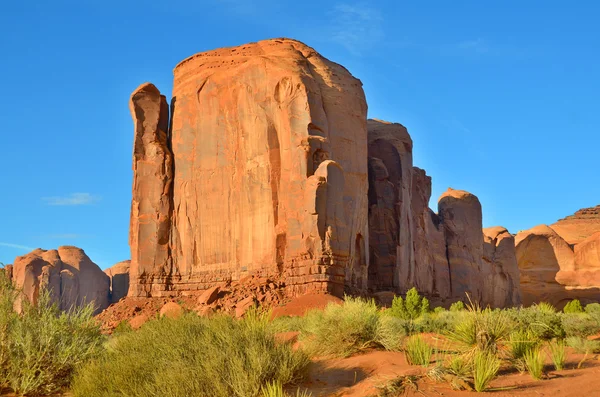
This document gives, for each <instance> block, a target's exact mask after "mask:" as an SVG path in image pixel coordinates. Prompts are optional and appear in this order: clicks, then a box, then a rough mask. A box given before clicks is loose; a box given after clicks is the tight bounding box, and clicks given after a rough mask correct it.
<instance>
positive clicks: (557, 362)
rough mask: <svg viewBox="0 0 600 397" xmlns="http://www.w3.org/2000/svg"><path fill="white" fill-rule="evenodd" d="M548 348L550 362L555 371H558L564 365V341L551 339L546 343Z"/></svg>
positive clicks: (565, 355)
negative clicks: (551, 340)
mask: <svg viewBox="0 0 600 397" xmlns="http://www.w3.org/2000/svg"><path fill="white" fill-rule="evenodd" d="M548 350H549V351H550V357H551V358H552V363H553V364H554V368H556V370H557V371H560V370H562V369H563V368H564V366H565V361H566V358H567V353H566V350H565V343H564V342H563V341H553V342H550V343H549V344H548Z"/></svg>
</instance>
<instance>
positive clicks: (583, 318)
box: [561, 312, 600, 338]
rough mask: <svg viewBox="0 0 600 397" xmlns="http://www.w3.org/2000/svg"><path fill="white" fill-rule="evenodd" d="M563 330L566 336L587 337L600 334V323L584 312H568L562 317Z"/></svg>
mask: <svg viewBox="0 0 600 397" xmlns="http://www.w3.org/2000/svg"><path fill="white" fill-rule="evenodd" d="M561 320H562V328H563V330H564V331H565V335H566V336H567V337H568V336H579V337H582V338H585V337H586V336H590V335H595V334H597V333H599V332H600V323H599V322H598V321H597V320H596V319H595V318H594V317H593V316H592V315H589V314H587V313H584V312H568V313H564V314H563V315H562V316H561Z"/></svg>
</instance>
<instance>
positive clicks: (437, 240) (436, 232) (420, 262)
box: [367, 120, 521, 307]
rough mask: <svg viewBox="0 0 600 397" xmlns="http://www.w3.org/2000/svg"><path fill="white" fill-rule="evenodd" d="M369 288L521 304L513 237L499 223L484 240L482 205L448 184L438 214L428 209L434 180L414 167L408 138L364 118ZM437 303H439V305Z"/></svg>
mask: <svg viewBox="0 0 600 397" xmlns="http://www.w3.org/2000/svg"><path fill="white" fill-rule="evenodd" d="M367 127H368V143H369V146H368V155H369V253H370V261H369V273H368V280H369V289H370V290H371V291H373V292H376V291H392V292H396V293H404V292H406V291H407V290H408V289H410V288H412V287H413V286H415V287H416V288H417V289H418V290H419V291H420V292H421V293H424V294H425V295H427V296H429V297H432V298H437V299H438V300H441V302H443V301H445V300H456V299H466V293H469V295H470V296H471V299H473V300H474V301H477V302H480V303H482V304H483V305H487V304H489V305H492V306H495V307H504V306H507V305H515V304H519V303H520V299H521V298H520V288H519V270H518V267H517V263H516V257H515V249H514V241H513V240H512V236H511V235H510V233H508V232H507V231H506V229H503V228H500V229H498V230H497V231H496V233H495V234H494V233H493V231H490V234H491V235H492V237H487V240H486V241H485V242H484V235H483V233H484V232H483V230H482V215H481V204H480V203H479V200H478V199H477V197H475V196H474V195H472V194H470V193H468V192H465V191H462V190H454V189H448V191H447V192H445V193H444V194H443V195H442V196H441V197H440V199H439V203H438V213H439V215H438V214H435V213H434V212H433V211H432V210H431V209H430V208H429V206H428V203H429V199H430V197H431V178H430V177H428V176H427V175H426V174H425V171H423V170H421V169H419V168H416V167H413V163H412V140H411V138H410V136H409V135H408V132H407V131H406V128H404V127H403V126H402V125H400V124H395V123H389V122H385V121H381V120H368V122H367ZM441 302H440V303H441Z"/></svg>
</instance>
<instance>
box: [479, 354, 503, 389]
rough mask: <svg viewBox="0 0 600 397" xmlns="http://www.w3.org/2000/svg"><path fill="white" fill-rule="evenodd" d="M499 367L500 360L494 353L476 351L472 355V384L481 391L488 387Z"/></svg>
mask: <svg viewBox="0 0 600 397" xmlns="http://www.w3.org/2000/svg"><path fill="white" fill-rule="evenodd" d="M499 369H500V360H499V359H498V357H496V355H495V354H493V353H490V352H487V351H478V352H477V353H476V354H475V356H474V357H473V384H474V386H475V390H476V391H478V392H482V391H484V390H485V389H487V388H488V386H489V384H490V382H491V381H492V380H493V379H494V378H495V377H496V374H497V373H498V370H499Z"/></svg>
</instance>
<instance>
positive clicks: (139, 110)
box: [130, 39, 368, 296]
mask: <svg viewBox="0 0 600 397" xmlns="http://www.w3.org/2000/svg"><path fill="white" fill-rule="evenodd" d="M174 75H175V79H174V87H173V100H172V101H171V109H172V114H171V122H170V124H171V126H172V127H171V131H170V133H166V132H167V125H168V123H167V121H166V120H167V106H166V103H165V101H164V99H163V98H162V97H161V96H160V93H159V92H158V90H157V89H156V88H155V87H154V86H151V85H149V84H146V85H143V86H141V87H140V88H138V89H137V90H136V91H135V92H134V94H133V96H132V100H131V109H132V116H133V119H134V124H135V149H134V174H135V176H134V186H133V200H132V215H131V225H132V228H131V233H130V243H131V250H132V263H131V285H130V295H132V296H147V295H152V296H161V295H165V296H166V295H170V294H176V293H178V292H179V291H182V290H206V289H208V288H210V287H212V286H214V285H216V284H217V283H219V282H222V281H226V280H239V279H240V278H242V277H244V276H246V275H248V274H254V273H259V272H260V273H262V274H264V275H279V274H285V275H286V276H287V286H288V289H290V291H292V292H293V293H304V292H306V291H330V292H332V293H335V294H337V295H340V296H341V295H342V294H343V292H344V287H345V284H346V281H347V280H350V279H351V278H352V276H353V275H352V274H350V273H349V272H348V273H347V272H346V270H347V269H355V268H359V269H362V270H360V272H358V274H357V275H354V278H355V279H357V278H358V279H360V278H361V277H362V278H363V280H362V282H361V284H360V285H361V286H362V287H363V288H366V270H365V269H366V266H365V264H366V256H367V253H366V246H365V242H366V241H367V240H366V238H365V236H366V235H367V233H368V231H367V203H366V194H367V140H366V135H367V131H366V110H367V105H366V101H365V98H364V92H363V90H362V84H361V82H360V81H359V80H357V79H356V78H354V77H352V75H351V74H350V73H349V72H348V70H346V69H345V68H344V67H342V66H340V65H338V64H336V63H334V62H331V61H329V60H327V59H325V58H324V57H322V56H321V55H320V54H318V53H317V52H316V51H315V50H314V49H312V48H310V47H308V46H306V45H304V44H302V43H300V42H298V41H295V40H290V39H276V40H265V41H261V42H258V43H252V44H247V45H244V46H239V47H235V48H224V49H219V50H215V51H209V52H205V53H199V54H196V55H194V56H192V57H190V58H188V59H186V60H184V61H183V62H181V63H180V64H179V65H177V67H176V68H175V70H174ZM361 261H362V262H361ZM355 283H356V285H359V281H358V280H356V281H355Z"/></svg>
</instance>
